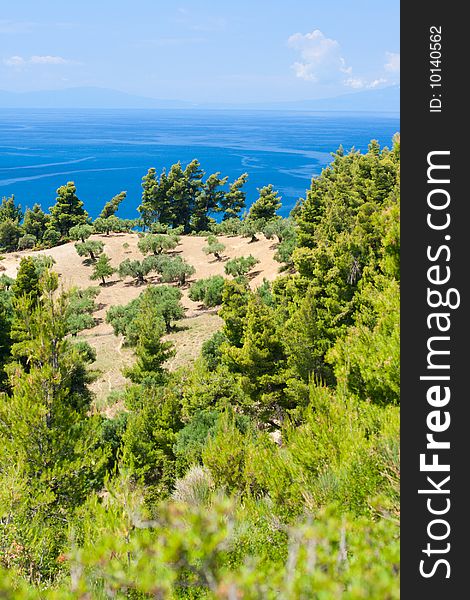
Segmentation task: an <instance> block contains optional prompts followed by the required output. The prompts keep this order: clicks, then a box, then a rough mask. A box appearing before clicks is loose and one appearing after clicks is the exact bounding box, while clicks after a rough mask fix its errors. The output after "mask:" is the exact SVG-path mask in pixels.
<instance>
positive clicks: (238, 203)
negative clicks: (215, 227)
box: [220, 173, 248, 221]
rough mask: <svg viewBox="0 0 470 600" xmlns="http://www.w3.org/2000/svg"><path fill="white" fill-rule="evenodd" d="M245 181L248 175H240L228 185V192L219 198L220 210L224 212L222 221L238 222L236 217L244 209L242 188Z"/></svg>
mask: <svg viewBox="0 0 470 600" xmlns="http://www.w3.org/2000/svg"><path fill="white" fill-rule="evenodd" d="M247 181H248V173H242V175H240V177H238V178H237V179H235V181H233V182H232V183H231V184H230V186H229V191H228V192H227V193H226V194H225V195H224V197H223V198H221V201H220V208H221V210H223V212H224V216H223V221H227V220H229V219H230V220H231V219H236V220H238V218H237V217H238V215H239V214H240V212H241V211H242V210H243V209H244V208H245V203H246V193H245V192H244V191H243V189H242V188H243V186H244V185H245V183H246V182H247Z"/></svg>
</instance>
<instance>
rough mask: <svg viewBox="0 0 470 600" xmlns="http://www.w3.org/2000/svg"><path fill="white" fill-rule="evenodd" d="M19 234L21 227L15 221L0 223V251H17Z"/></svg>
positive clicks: (7, 220)
mask: <svg viewBox="0 0 470 600" xmlns="http://www.w3.org/2000/svg"><path fill="white" fill-rule="evenodd" d="M21 233H22V232H21V227H20V226H19V225H18V223H17V222H16V221H12V220H11V219H6V220H5V221H0V249H1V250H3V251H6V252H13V251H14V250H17V248H18V242H19V240H20V237H21Z"/></svg>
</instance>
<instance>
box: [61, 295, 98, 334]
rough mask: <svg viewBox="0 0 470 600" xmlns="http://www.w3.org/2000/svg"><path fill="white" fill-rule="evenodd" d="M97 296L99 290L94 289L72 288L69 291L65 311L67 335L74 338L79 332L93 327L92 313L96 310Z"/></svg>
mask: <svg viewBox="0 0 470 600" xmlns="http://www.w3.org/2000/svg"><path fill="white" fill-rule="evenodd" d="M98 294H99V289H98V288H95V287H89V288H86V289H80V288H72V289H71V290H70V291H69V296H68V304H67V308H66V311H65V321H66V331H67V333H71V334H72V335H74V336H75V335H77V334H78V333H79V332H80V331H83V330H84V329H90V328H91V327H94V326H95V319H94V318H93V313H94V312H95V311H96V309H97V306H96V304H95V299H96V297H97V295H98Z"/></svg>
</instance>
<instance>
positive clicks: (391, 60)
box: [384, 52, 400, 73]
mask: <svg viewBox="0 0 470 600" xmlns="http://www.w3.org/2000/svg"><path fill="white" fill-rule="evenodd" d="M386 54H387V59H388V60H387V62H386V63H385V65H384V68H385V70H386V71H389V72H391V73H399V72H400V54H399V53H397V52H386Z"/></svg>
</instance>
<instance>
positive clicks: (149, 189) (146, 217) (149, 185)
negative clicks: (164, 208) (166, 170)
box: [137, 167, 158, 231]
mask: <svg viewBox="0 0 470 600" xmlns="http://www.w3.org/2000/svg"><path fill="white" fill-rule="evenodd" d="M157 190H158V181H157V176H156V171H155V169H154V168H153V167H152V168H151V169H149V170H148V172H147V175H145V176H144V177H142V202H141V203H140V206H138V208H137V210H138V211H139V213H140V218H141V219H142V224H143V229H144V231H145V229H146V228H147V227H149V226H150V224H151V223H153V221H154V220H155V219H156V213H155V199H156V196H157Z"/></svg>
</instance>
